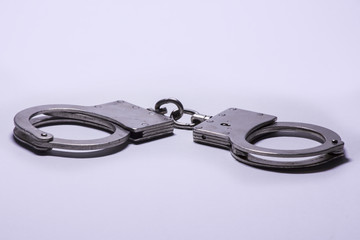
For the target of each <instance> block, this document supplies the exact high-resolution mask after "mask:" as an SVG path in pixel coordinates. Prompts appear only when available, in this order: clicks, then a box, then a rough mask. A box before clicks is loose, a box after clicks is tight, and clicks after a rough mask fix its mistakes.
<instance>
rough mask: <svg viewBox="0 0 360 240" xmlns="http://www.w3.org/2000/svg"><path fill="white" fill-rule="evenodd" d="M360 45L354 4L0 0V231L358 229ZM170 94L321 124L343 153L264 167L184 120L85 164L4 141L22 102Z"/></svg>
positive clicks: (304, 234)
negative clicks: (316, 167) (298, 167)
mask: <svg viewBox="0 0 360 240" xmlns="http://www.w3.org/2000/svg"><path fill="white" fill-rule="evenodd" d="M359 43H360V2H359V1H356V0H353V1H348V0H343V1H314V0H312V1H196V0H192V1H178V2H175V1H5V0H1V1H0V79H1V85H2V86H1V90H0V97H1V103H2V104H1V113H0V114H1V126H0V127H1V140H0V141H1V143H0V144H1V160H0V239H4V240H14V239H16V240H22V239H26V240H30V239H34V240H43V239H44V240H45V239H52V240H55V239H87V240H90V239H157V240H159V239H347V240H349V239H350V240H351V239H359V237H360V228H359V224H360V187H359V184H360V177H359V171H360V163H359V160H360V147H359V146H360V145H359V144H360V137H359V136H360V129H359V117H360V113H359V102H360V101H359V100H360V97H359V93H360V85H359V79H360V44H359ZM166 97H176V98H179V99H180V100H181V101H182V102H183V104H184V105H185V107H188V108H192V109H196V110H198V111H200V112H202V113H205V114H209V115H212V114H217V113H219V112H221V111H223V110H225V109H227V108H229V107H238V108H243V109H248V110H253V111H259V112H264V113H268V114H273V115H276V116H278V118H279V121H299V122H308V123H313V124H318V125H321V126H325V127H327V128H330V129H332V130H334V131H336V132H337V133H339V134H340V135H341V137H342V139H343V140H344V142H345V146H346V147H345V149H346V156H347V159H348V161H346V162H345V163H343V164H340V165H338V166H337V167H334V168H331V169H328V170H325V171H319V172H312V173H297V174H290V173H279V172H271V171H265V170H260V169H256V168H253V167H249V166H246V165H244V164H241V163H239V162H237V161H236V160H235V159H233V158H232V157H231V155H230V153H229V151H227V150H222V149H217V148H212V147H207V146H204V145H200V144H195V143H193V142H192V134H191V132H188V131H180V130H176V131H175V134H174V135H173V136H171V137H168V138H163V139H160V140H157V141H152V142H149V143H144V144H140V145H133V144H130V145H129V146H128V147H126V148H125V149H124V150H122V151H120V152H117V153H114V154H112V155H107V156H102V157H93V158H74V157H73V158H72V157H64V156H57V155H56V154H55V156H47V155H45V156H40V155H36V154H34V153H32V152H31V151H29V150H27V149H25V148H22V147H20V146H19V145H17V144H16V143H15V142H14V141H13V139H12V128H13V120H12V119H13V116H14V115H15V114H16V113H17V112H18V111H20V110H22V109H24V108H27V107H31V106H36V105H42V104H51V103H67V104H78V105H95V104H101V103H106V102H110V101H114V100H118V99H123V100H126V101H129V102H131V103H134V104H137V105H139V106H142V107H153V106H154V104H155V102H156V101H157V100H159V99H161V98H166ZM50 130H51V129H50ZM50 130H49V131H50ZM52 130H53V131H54V132H55V131H57V134H60V135H61V134H62V135H64V136H65V137H80V135H81V134H82V135H81V137H84V136H85V137H98V136H100V135H101V134H103V133H99V132H96V131H94V130H93V131H90V132H89V131H86V129H85V130H82V129H80V130H78V129H76V131H75V128H71V127H68V128H64V129H60V130H59V129H58V128H56V127H53V128H52ZM92 134H93V135H92ZM289 144H291V141H285V142H283V146H282V147H284V148H286V147H288V145H289ZM300 144H302V143H300ZM304 144H308V143H307V142H304ZM298 147H301V146H298Z"/></svg>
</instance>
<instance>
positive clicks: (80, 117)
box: [14, 98, 344, 169]
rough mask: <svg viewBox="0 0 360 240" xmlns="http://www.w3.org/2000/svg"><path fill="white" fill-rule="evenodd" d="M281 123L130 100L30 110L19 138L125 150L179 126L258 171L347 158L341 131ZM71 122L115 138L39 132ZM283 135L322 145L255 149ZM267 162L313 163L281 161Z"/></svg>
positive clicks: (46, 145)
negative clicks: (152, 106)
mask: <svg viewBox="0 0 360 240" xmlns="http://www.w3.org/2000/svg"><path fill="white" fill-rule="evenodd" d="M169 103H170V104H175V105H176V106H177V109H176V110H174V111H172V112H171V114H170V117H167V116H165V115H164V114H166V113H167V109H166V108H164V107H162V106H163V105H164V104H169ZM184 114H188V115H191V122H190V123H184V122H179V121H178V120H179V119H180V118H181V117H182V116H183V115H184ZM39 115H40V116H39ZM276 119H277V118H276V117H275V116H272V115H268V114H262V113H257V112H251V111H246V110H242V109H237V108H229V109H227V110H225V111H223V112H221V113H219V114H217V115H215V116H213V117H211V116H207V115H203V114H199V113H198V112H196V111H193V110H189V109H184V107H183V105H182V103H181V102H180V101H179V100H177V99H175V98H167V99H162V100H160V101H158V102H157V103H156V105H155V110H149V109H144V108H141V107H139V106H136V105H133V104H131V103H128V102H125V101H116V102H111V103H106V104H101V105H96V106H92V107H86V106H76V105H44V106H38V107H32V108H28V109H25V110H23V111H21V112H19V113H18V114H17V115H16V116H15V118H14V122H15V129H14V137H15V138H16V139H17V140H18V141H20V142H22V143H25V144H27V145H28V146H30V147H32V148H34V149H37V150H41V151H46V150H49V149H52V148H60V149H68V150H96V149H106V148H111V147H114V146H118V145H122V144H125V143H126V142H128V141H132V142H142V141H147V140H151V139H154V138H158V137H163V136H166V135H170V134H171V133H172V132H173V128H174V127H175V128H180V129H190V130H193V137H194V141H195V142H198V143H203V144H207V145H211V146H216V147H221V148H226V149H229V150H230V151H231V154H232V155H233V157H234V158H235V159H237V160H238V161H240V162H243V163H246V164H249V165H252V166H256V167H263V168H271V169H299V168H308V167H313V166H317V165H320V164H323V163H326V162H329V161H332V160H335V159H337V158H339V157H340V156H343V154H344V142H343V141H342V140H341V138H340V136H339V135H338V134H336V133H335V132H333V131H331V130H329V129H327V128H324V127H320V126H316V125H312V124H306V123H294V122H276ZM66 123H71V124H80V125H84V126H90V127H95V128H99V129H101V130H104V131H107V132H109V133H110V135H109V136H107V137H104V138H100V139H93V140H69V139H61V138H56V137H54V136H53V135H52V134H50V133H48V132H44V131H43V130H41V129H39V127H42V126H45V125H55V124H66ZM277 136H291V137H300V138H307V139H312V140H315V141H317V142H319V143H320V145H319V146H316V147H312V148H307V149H296V150H282V149H269V148H264V147H260V146H257V145H255V144H256V143H257V142H258V141H259V140H262V139H265V138H270V137H277ZM265 157H275V158H299V157H306V158H308V159H305V160H299V161H290V160H289V161H282V160H281V161H280V160H279V161H278V160H272V159H271V160H269V159H266V158H265ZM309 157H310V159H309Z"/></svg>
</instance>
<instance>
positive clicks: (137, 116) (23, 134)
mask: <svg viewBox="0 0 360 240" xmlns="http://www.w3.org/2000/svg"><path fill="white" fill-rule="evenodd" d="M40 114H44V115H48V116H50V117H53V118H34V117H35V116H37V115H40ZM14 122H15V129H14V136H15V138H16V139H18V140H19V141H21V142H24V143H27V144H28V145H30V146H32V147H34V148H35V149H38V150H48V149H51V148H61V149H70V150H92V149H105V148H110V147H114V146H116V145H121V144H124V143H125V142H126V141H127V140H128V139H129V140H131V141H133V142H142V141H147V140H151V139H154V138H157V137H162V136H166V135H169V134H171V133H172V132H173V121H172V120H171V119H170V118H168V117H166V116H164V115H162V114H158V113H156V112H153V111H150V110H146V109H144V108H141V107H139V106H136V105H133V104H131V103H127V102H125V101H116V102H111V103H106V104H101V105H96V106H93V107H85V106H76V105H44V106H38V107H32V108H28V109H25V110H23V111H21V112H19V113H18V114H17V115H16V116H15V118H14ZM69 122H76V123H78V124H83V125H87V126H89V125H91V126H96V127H99V128H101V129H106V130H110V131H111V132H112V134H111V135H110V136H108V137H106V138H101V139H95V140H81V141H75V140H65V139H59V138H55V137H54V136H53V135H52V134H50V133H47V132H44V131H42V130H40V129H38V128H37V126H41V125H43V124H49V123H53V124H60V123H69Z"/></svg>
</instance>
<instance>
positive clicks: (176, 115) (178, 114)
mask: <svg viewBox="0 0 360 240" xmlns="http://www.w3.org/2000/svg"><path fill="white" fill-rule="evenodd" d="M168 103H172V104H175V105H176V106H177V108H178V109H177V110H173V111H172V112H171V113H170V118H171V119H172V120H173V121H174V127H175V128H179V129H185V130H193V128H194V127H195V126H196V125H198V124H199V123H201V122H203V121H206V120H208V119H210V118H211V116H207V115H203V114H200V113H199V112H197V111H194V110H191V109H186V108H184V106H183V104H182V103H181V102H180V101H179V100H178V99H176V98H164V99H161V100H159V101H158V102H157V103H156V104H155V112H157V113H160V114H163V115H165V114H166V113H167V109H166V107H161V106H162V105H164V104H168ZM184 114H188V115H191V123H184V122H179V121H178V120H179V119H180V118H182V117H183V116H184Z"/></svg>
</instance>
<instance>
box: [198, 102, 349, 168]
mask: <svg viewBox="0 0 360 240" xmlns="http://www.w3.org/2000/svg"><path fill="white" fill-rule="evenodd" d="M275 121H276V117H275V116H272V115H267V114H262V113H256V112H251V111H246V110H241V109H237V108H230V109H228V110H225V111H223V112H221V113H220V114H217V115H216V116H214V117H212V118H211V119H209V120H207V121H205V122H203V123H201V124H199V125H197V126H196V127H195V128H194V141H195V142H198V143H203V144H208V145H212V146H216V147H221V148H227V149H229V150H230V151H231V153H232V155H233V156H234V157H235V158H236V159H237V160H239V161H241V162H243V163H246V164H249V165H253V166H258V167H264V168H275V169H281V168H305V167H312V166H315V165H319V164H322V163H325V162H328V161H330V160H332V159H334V158H336V157H339V155H342V154H343V147H344V143H343V142H342V141H341V138H340V136H339V135H337V134H336V133H335V132H333V131H331V130H329V129H327V128H323V127H320V126H316V125H312V124H305V123H292V122H283V123H282V122H280V123H276V122H275ZM273 136H292V137H302V138H308V139H312V140H315V141H317V142H319V143H321V145H320V146H318V147H314V148H308V149H300V150H279V149H268V148H263V147H259V146H256V145H254V143H256V142H257V141H259V140H261V139H264V138H269V137H273ZM260 156H270V157H277V158H298V157H314V158H312V159H310V160H302V161H286V162H285V161H273V160H266V159H263V158H261V157H260Z"/></svg>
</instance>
